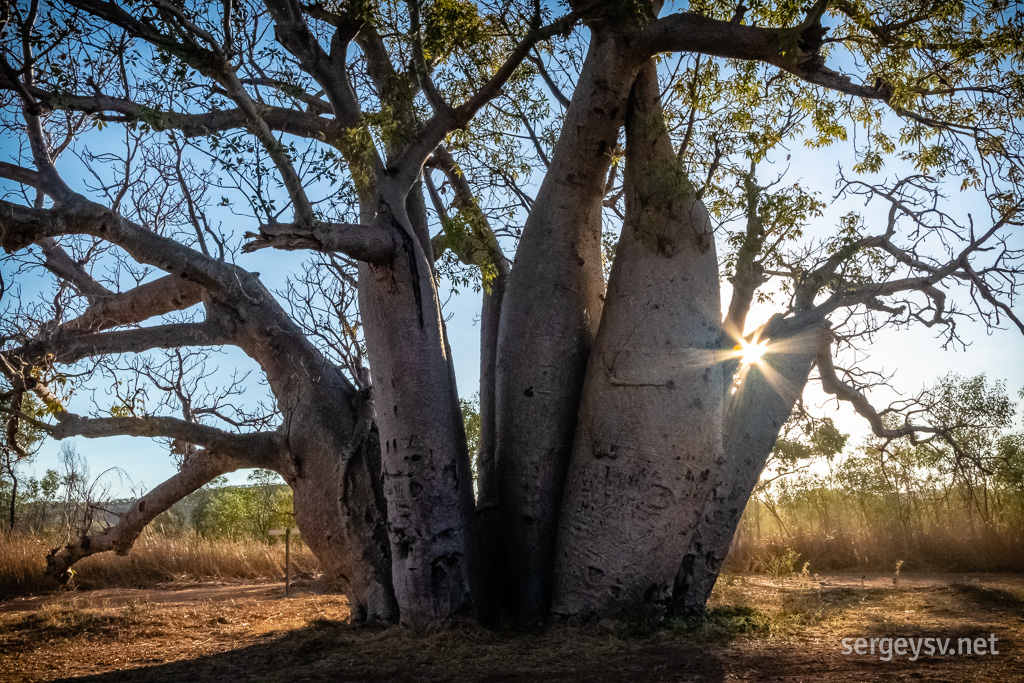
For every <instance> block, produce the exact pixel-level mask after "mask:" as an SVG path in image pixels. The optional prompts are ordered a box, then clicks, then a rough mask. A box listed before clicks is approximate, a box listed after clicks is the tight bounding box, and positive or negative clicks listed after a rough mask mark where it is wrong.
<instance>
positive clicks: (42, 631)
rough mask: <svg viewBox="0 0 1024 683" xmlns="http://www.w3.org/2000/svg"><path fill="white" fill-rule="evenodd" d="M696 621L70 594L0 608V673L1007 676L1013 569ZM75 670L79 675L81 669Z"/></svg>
mask: <svg viewBox="0 0 1024 683" xmlns="http://www.w3.org/2000/svg"><path fill="white" fill-rule="evenodd" d="M712 607H713V609H712V611H711V613H710V616H709V618H708V619H707V620H703V621H695V620H691V621H674V622H668V623H666V624H663V625H661V626H659V627H657V628H655V627H651V626H641V625H637V624H630V623H617V622H603V623H599V624H596V625H590V626H570V625H557V626H552V627H549V628H547V629H545V630H543V631H537V632H532V633H513V632H510V631H501V630H498V631H495V630H487V629H482V628H479V627H475V626H470V625H462V624H454V625H452V626H451V628H449V629H444V630H438V631H437V632H434V633H430V634H426V635H411V634H410V633H408V632H406V631H404V630H402V629H400V628H391V629H380V628H373V627H358V626H352V625H349V624H348V623H347V617H348V608H347V605H346V603H345V600H344V598H342V597H340V596H337V595H329V594H318V593H317V592H314V591H313V590H312V588H311V587H306V588H300V589H299V591H298V594H293V597H291V598H285V597H284V596H283V591H282V588H281V587H280V586H271V585H266V584H263V585H251V584H250V585H239V584H235V585H222V586H203V587H194V588H189V589H185V590H178V591H172V590H147V591H143V590H119V589H108V590H102V591H78V592H72V593H66V594H61V595H56V596H45V597H36V598H21V599H16V600H13V601H7V602H5V603H0V672H2V676H0V677H2V679H3V680H4V681H12V682H14V681H53V680H71V679H74V680H79V681H185V680H188V681H225V680H227V681H237V680H245V681H281V680H286V681H289V682H298V681H328V680H332V681H336V680H359V681H392V680H398V681H403V680H408V681H434V680H438V681H440V680H446V681H447V680H452V681H477V680H487V681H515V680H553V681H557V680H567V681H568V680H573V681H580V680H582V681H606V680H607V681H619V680H621V681H634V680H653V681H676V680H684V681H685V680H707V681H721V680H726V679H728V680H758V681H760V680H772V681H779V680H824V679H826V678H827V679H828V680H846V681H862V680H893V679H896V678H912V679H915V680H935V681H963V680H983V681H988V680H991V681H1008V680H1014V679H1015V678H1016V677H1018V676H1019V675H1020V674H1021V672H1024V650H1022V646H1024V617H1022V614H1024V577H1021V576H1019V575H994V574H990V575H962V576H935V575H922V576H916V575H911V576H907V575H904V576H901V577H899V579H898V581H897V582H895V583H894V581H893V577H892V576H891V575H869V576H864V575H828V576H819V577H814V576H807V577H801V576H796V577H790V578H785V579H774V578H768V577H763V576H728V577H725V579H724V580H723V581H722V582H721V585H720V586H719V588H718V589H716V592H715V595H714V596H713V599H712ZM990 634H993V635H994V636H995V638H997V639H998V640H997V641H996V648H997V650H998V652H999V654H997V655H985V656H981V655H972V656H948V655H947V656H937V655H936V656H930V657H929V656H925V655H921V656H920V657H919V658H917V659H916V661H910V660H909V657H908V656H903V657H893V658H892V660H891V661H882V659H881V657H882V655H881V654H880V653H879V654H876V655H875V656H871V655H865V656H857V655H853V654H850V655H847V654H844V653H843V647H842V640H843V638H847V637H865V638H869V639H870V638H882V637H901V636H903V637H933V638H947V637H948V638H952V639H953V642H954V643H956V642H957V639H958V638H961V637H970V638H972V639H974V638H978V637H981V638H988V637H989V636H990ZM83 677H84V678H83Z"/></svg>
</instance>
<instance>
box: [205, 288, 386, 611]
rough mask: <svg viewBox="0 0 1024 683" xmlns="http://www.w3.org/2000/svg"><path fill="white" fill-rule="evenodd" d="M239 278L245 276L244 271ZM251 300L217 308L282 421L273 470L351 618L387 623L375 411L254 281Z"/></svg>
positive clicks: (220, 305)
mask: <svg viewBox="0 0 1024 683" xmlns="http://www.w3.org/2000/svg"><path fill="white" fill-rule="evenodd" d="M240 272H244V271H240ZM240 281H241V282H243V283H245V286H246V288H247V292H248V295H249V296H248V298H247V299H245V300H244V301H245V303H241V301H238V300H236V301H234V302H230V305H227V304H218V303H217V302H213V304H212V305H213V306H214V307H215V310H216V311H217V313H218V315H220V316H222V317H224V318H227V319H229V320H231V321H234V324H235V325H236V328H237V331H236V333H235V343H236V344H238V346H239V347H240V348H241V349H242V350H243V351H244V352H245V353H246V354H247V355H249V356H250V357H252V358H253V359H254V360H255V361H256V362H258V363H259V364H260V366H261V367H262V368H263V370H264V372H265V373H266V376H267V380H268V383H269V385H270V389H271V391H272V392H273V394H274V397H275V399H276V401H277V404H278V407H279V409H280V411H281V413H282V415H283V424H282V426H281V428H280V431H281V432H282V433H283V436H284V439H285V454H284V455H283V457H282V460H281V462H279V463H277V465H276V466H274V465H269V467H270V469H274V470H275V471H277V472H279V473H280V474H281V475H282V476H283V477H284V479H285V481H286V482H287V483H288V484H289V486H291V488H292V490H293V492H294V499H293V500H294V508H295V520H296V524H297V525H298V527H299V529H300V530H301V531H302V536H303V539H304V540H305V542H306V543H307V544H308V545H309V546H310V549H311V550H313V552H314V554H315V555H316V556H317V558H318V559H319V560H320V561H321V563H322V564H323V567H324V571H325V575H326V576H327V577H328V578H330V579H334V580H336V581H337V582H338V584H339V585H340V587H341V588H342V590H343V591H344V592H345V594H346V595H347V596H348V598H349V603H350V608H351V610H352V615H353V618H354V619H356V620H359V619H366V620H369V621H393V620H395V619H396V618H397V616H398V608H397V603H396V601H395V596H394V592H393V588H392V578H391V553H390V547H389V544H388V542H387V510H386V507H385V505H384V501H383V483H382V477H381V465H380V460H379V450H377V449H378V444H377V442H376V435H375V434H374V431H373V428H372V415H373V408H372V404H371V403H369V397H368V396H366V395H364V394H363V393H361V392H358V391H357V390H356V389H355V388H354V387H352V385H351V384H350V383H349V382H348V381H347V380H346V378H345V377H344V376H343V375H342V373H341V371H340V370H339V369H338V368H336V367H335V366H334V365H332V364H331V363H330V362H328V361H327V359H326V358H325V357H324V356H323V355H322V354H321V353H320V352H319V351H318V350H317V349H316V348H315V347H314V346H313V345H312V343H310V341H309V340H308V339H307V338H306V337H305V335H304V334H303V332H302V330H301V329H299V327H298V326H297V325H295V323H294V322H293V321H292V320H291V319H290V318H289V317H288V315H287V314H286V313H285V312H284V310H283V309H281V307H280V305H279V304H278V303H277V302H276V300H275V299H274V297H273V295H272V294H271V293H270V292H269V291H267V290H266V288H264V287H263V285H262V284H261V283H260V282H259V280H258V279H257V278H256V277H254V276H252V275H250V274H248V273H245V274H244V276H241V277H240Z"/></svg>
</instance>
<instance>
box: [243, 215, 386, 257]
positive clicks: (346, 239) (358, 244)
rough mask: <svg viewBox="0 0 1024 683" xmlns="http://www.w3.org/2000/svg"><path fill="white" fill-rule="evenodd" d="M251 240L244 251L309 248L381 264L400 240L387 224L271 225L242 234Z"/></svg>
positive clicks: (320, 223)
mask: <svg viewBox="0 0 1024 683" xmlns="http://www.w3.org/2000/svg"><path fill="white" fill-rule="evenodd" d="M245 237H246V239H248V240H250V241H249V242H247V243H246V244H245V245H244V246H243V247H242V251H244V252H253V251H256V250H258V249H266V248H268V247H273V248H275V249H284V250H288V251H292V250H297V249H312V250H313V251H320V252H324V253H332V252H339V253H342V254H345V255H346V256H349V257H351V258H354V259H356V260H358V261H364V262H366V263H383V262H385V261H388V260H389V259H391V257H392V256H393V255H394V254H395V252H396V251H397V249H398V244H399V241H400V237H399V235H398V233H397V232H396V231H395V230H394V229H392V227H391V226H390V225H387V224H384V223H376V224H371V225H360V224H358V223H325V222H322V221H316V222H315V223H313V224H312V225H310V224H308V223H273V224H269V225H261V226H260V228H259V232H258V233H255V232H247V233H245Z"/></svg>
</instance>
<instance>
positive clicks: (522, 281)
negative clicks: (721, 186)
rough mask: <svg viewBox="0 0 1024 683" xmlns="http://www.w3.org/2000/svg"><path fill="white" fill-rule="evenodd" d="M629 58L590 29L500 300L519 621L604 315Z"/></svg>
mask: <svg viewBox="0 0 1024 683" xmlns="http://www.w3.org/2000/svg"><path fill="white" fill-rule="evenodd" d="M634 61H635V59H634V58H633V56H632V55H631V53H630V50H629V46H628V43H627V42H626V41H625V40H624V39H623V38H622V37H621V36H612V35H606V34H605V33H604V32H602V31H600V30H595V31H594V32H593V37H592V40H591V45H590V49H589V52H588V53H587V57H586V61H585V63H584V66H583V71H582V73H581V74H580V78H579V81H578V85H577V87H576V90H575V92H574V94H573V98H572V101H571V102H570V104H569V108H568V110H567V111H566V116H565V125H564V126H563V128H562V135H561V137H560V138H559V140H558V142H557V144H556V146H555V149H554V152H553V154H552V158H551V165H550V167H549V169H548V172H547V175H546V176H545V178H544V182H543V184H542V185H541V188H540V190H539V192H538V195H537V200H536V203H535V204H534V207H533V209H532V211H531V212H530V216H529V218H528V219H527V221H526V224H525V226H524V229H523V237H522V240H521V241H520V243H519V249H518V251H517V253H516V260H515V266H514V267H513V268H512V272H511V274H510V276H509V281H508V288H507V290H506V292H505V300H504V306H503V310H502V314H501V325H500V333H499V341H498V362H497V392H496V396H497V401H496V403H497V452H496V459H497V462H496V465H497V472H498V481H499V498H500V506H501V516H502V525H501V526H502V536H503V546H504V564H505V567H506V569H507V570H508V574H509V588H508V590H509V594H508V601H507V602H508V606H509V608H510V609H511V611H512V612H513V614H514V615H515V617H516V618H517V620H519V621H520V622H527V623H530V622H537V621H539V620H541V619H543V618H544V617H545V616H546V614H547V609H548V606H549V603H550V596H551V576H552V567H553V564H554V543H555V532H556V529H557V521H558V510H559V505H560V499H561V493H562V485H563V481H564V478H565V470H566V466H567V464H568V456H569V452H570V448H571V445H572V437H573V432H574V431H575V426H576V411H577V406H578V402H579V396H580V391H581V389H582V386H583V377H584V374H585V372H586V364H587V357H588V356H589V352H590V347H591V344H592V343H593V339H594V335H595V333H596V331H597V325H598V321H599V320H600V317H601V306H602V301H601V295H602V292H603V290H604V279H603V275H602V269H601V201H602V199H603V197H604V189H605V188H604V183H605V179H606V177H607V171H608V167H609V165H610V163H611V154H610V153H611V151H612V149H613V148H614V147H615V142H616V139H617V137H618V132H619V128H620V126H621V125H622V118H623V116H624V109H625V101H626V97H627V95H628V92H629V87H630V85H631V84H632V81H633V78H634V75H635V71H636V68H637V67H638V65H639V63H638V62H637V63H636V64H634Z"/></svg>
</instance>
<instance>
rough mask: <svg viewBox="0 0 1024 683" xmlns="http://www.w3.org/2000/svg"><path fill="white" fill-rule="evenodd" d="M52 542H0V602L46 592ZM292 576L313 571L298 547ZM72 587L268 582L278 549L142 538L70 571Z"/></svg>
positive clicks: (192, 536) (280, 564)
mask: <svg viewBox="0 0 1024 683" xmlns="http://www.w3.org/2000/svg"><path fill="white" fill-rule="evenodd" d="M59 543H60V541H59V540H58V539H55V538H52V537H47V538H38V537H31V536H20V535H18V534H14V535H12V536H9V537H8V536H0V600H3V599H5V598H9V597H13V596H16V595H25V594H30V593H40V592H46V591H52V590H54V588H55V587H56V584H55V583H54V582H53V581H52V580H51V579H49V578H47V577H46V576H45V574H44V570H45V569H46V553H47V551H49V550H50V549H51V548H53V547H54V546H56V545H59ZM291 562H292V571H293V573H294V574H295V575H296V576H304V575H305V576H308V575H312V574H314V573H316V572H318V571H319V565H318V563H317V561H316V558H315V557H313V553H311V552H310V550H309V548H307V547H306V546H305V545H304V544H302V543H301V542H297V543H295V544H293V546H292V553H291ZM74 571H75V573H74V578H73V580H72V583H73V585H72V587H75V588H81V589H95V588H110V587H119V588H150V587H156V586H161V585H165V584H183V583H195V582H202V581H272V580H277V579H278V578H279V577H283V576H284V545H283V544H281V543H277V544H274V545H268V544H266V543H259V542H256V541H252V540H239V541H232V540H227V539H209V538H204V537H202V536H200V535H199V534H196V533H184V534H180V535H174V536H171V535H162V534H153V533H144V534H143V536H142V537H141V538H140V539H139V540H138V541H137V542H136V543H135V546H134V547H133V548H132V551H131V553H129V554H128V555H127V556H124V557H122V556H118V555H115V554H113V553H100V554H98V555H94V556H92V557H88V558H86V559H84V560H82V561H81V562H79V563H78V564H76V565H75V567H74Z"/></svg>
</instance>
